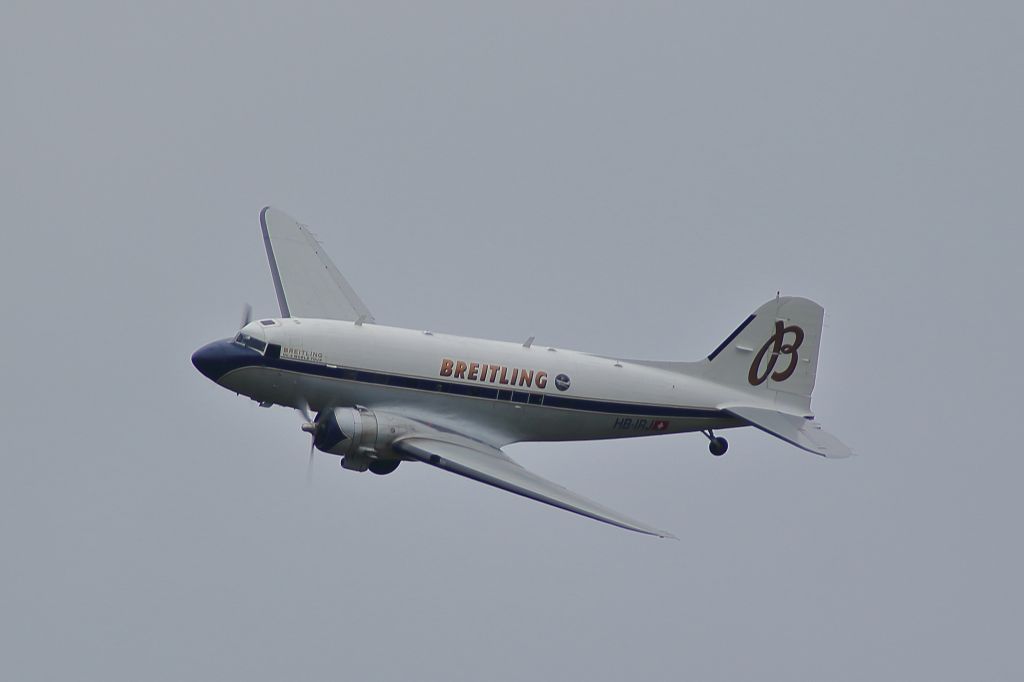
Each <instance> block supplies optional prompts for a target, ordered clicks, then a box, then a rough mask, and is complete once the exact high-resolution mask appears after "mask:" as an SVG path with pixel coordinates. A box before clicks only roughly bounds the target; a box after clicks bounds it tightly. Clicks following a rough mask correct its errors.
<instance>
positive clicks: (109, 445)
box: [0, 2, 1024, 680]
mask: <svg viewBox="0 0 1024 682" xmlns="http://www.w3.org/2000/svg"><path fill="white" fill-rule="evenodd" d="M85 4H88V5H89V6H90V8H89V9H84V8H83V6H84V5H85ZM137 5H138V3H124V4H102V5H101V4H99V3H73V4H68V5H66V6H60V5H57V6H45V7H44V6H41V5H39V6H37V3H17V2H5V3H4V4H3V7H2V9H0V91H2V93H3V105H2V107H0V122H2V125H0V197H2V199H3V207H4V211H3V236H4V245H3V248H0V286H2V288H3V290H4V292H5V296H4V303H3V306H2V308H0V310H2V311H3V313H4V320H5V321H4V328H5V330H6V333H5V334H3V335H2V338H3V340H2V341H0V348H2V351H3V352H2V353H0V368H2V374H0V378H2V389H0V407H2V409H0V433H2V434H3V441H2V443H3V447H2V452H0V455H2V456H0V547H2V554H0V557H2V560H0V677H2V678H4V679H19V680H35V679H40V680H45V679H58V678H64V679H68V678H74V679H96V680H128V679H151V680H180V679H218V678H219V679H228V678H234V679H241V678H243V677H244V678H245V679H250V680H260V679H266V680H279V679H339V678H343V679H369V680H403V679H410V678H412V677H416V678H419V679H437V680H479V679H491V680H521V679H527V678H534V679H537V678H541V679H558V678H561V679H571V678H576V679H588V680H622V679H631V680H641V679H642V680H662V679H701V680H753V679H757V680H763V679H830V680H865V679H876V680H898V679H932V680H962V679H986V680H1009V679H1020V678H1021V677H1022V676H1024V662H1022V660H1021V654H1020V634H1021V627H1020V614H1021V611H1022V608H1024V603H1022V602H1024V598H1022V588H1021V578H1020V576H1021V575H1022V573H1024V554H1022V549H1021V544H1020V536H1021V531H1020V522H1021V515H1022V510H1024V504H1022V502H1021V497H1020V492H1019V491H1020V481H1021V480H1022V478H1024V462H1022V458H1021V452H1020V443H1021V440H1020V434H1019V429H1018V423H1019V421H1020V414H1019V412H1020V407H1021V400H1020V397H1019V383H1020V380H1021V378H1022V376H1021V375H1022V372H1021V370H1020V367H1019V362H1020V360H1019V358H1018V356H1017V348H1019V346H1020V339H1021V335H1022V332H1024V323H1022V314H1021V303H1020V295H1021V289H1022V287H1021V284H1022V277H1021V266H1020V255H1021V252H1022V246H1024V244H1022V241H1024V240H1022V238H1021V236H1020V234H1021V233H1020V228H1021V227H1022V224H1021V215H1022V209H1024V206H1022V203H1024V201H1022V198H1021V197H1022V194H1021V186H1022V185H1021V178H1022V175H1024V173H1022V171H1024V168H1022V165H1024V161H1022V159H1024V135H1022V132H1021V123H1020V122H1021V121H1022V120H1024V89H1022V87H1021V84H1022V83H1024V53H1022V50H1021V45H1022V44H1024V23H1022V20H1024V10H1022V9H1021V5H1020V3H1012V2H1006V3H997V2H976V3H949V2H920V3H914V2H905V3H892V2H859V3H844V4H832V3H797V2H782V3H770V4H768V3H709V4H708V5H706V6H684V5H682V4H677V3H665V4H662V3H628V4H627V3H613V4H604V3H536V4H531V3H526V4H524V3H515V4H514V6H512V5H509V6H507V7H504V8H496V7H493V6H489V5H488V6H482V5H479V4H476V3H465V4H445V5H436V4H434V5H435V6H433V7H432V8H431V9H426V4H425V3H409V4H408V5H402V4H386V5H385V4H384V3H364V4H361V5H350V6H348V7H347V8H344V9H339V8H337V7H335V3H326V4H302V5H297V4H295V3H281V4H278V5H265V4H257V3H243V2H236V3H221V4H217V6H216V7H209V6H207V3H198V4H194V5H193V6H186V5H184V4H182V3H167V4H166V5H164V6H157V5H149V6H148V7H146V8H140V7H139V6H137ZM268 203H269V204H274V205H276V206H279V207H280V208H282V209H284V210H286V211H288V212H290V213H292V214H293V215H295V216H296V217H297V218H298V219H300V220H302V221H303V222H306V223H308V224H310V226H311V227H312V228H313V229H314V231H316V232H317V233H318V234H319V235H320V237H321V238H322V240H323V241H324V243H325V244H326V246H327V248H328V250H329V252H330V253H331V255H332V256H333V258H334V260H335V261H336V262H337V263H338V265H339V267H340V268H341V269H342V270H343V271H344V272H345V273H346V275H347V276H348V278H349V279H350V281H351V282H352V284H353V286H355V287H356V289H357V290H358V291H359V292H360V294H361V295H362V297H363V298H364V299H365V300H366V302H367V304H368V305H369V306H370V308H371V309H372V310H373V312H374V314H375V315H376V316H377V319H378V321H379V322H381V323H385V324H396V325H401V326H410V327H414V328H430V329H435V330H438V331H445V332H452V333H464V334H471V335H477V336H483V337H489V338H501V339H511V340H518V339H523V338H525V337H527V336H529V335H531V334H535V335H536V336H537V339H538V343H549V344H557V345H561V346H566V347H570V348H579V349H583V350H590V351H595V352H601V353H607V354H611V355H620V356H625V357H650V358H660V359H696V358H698V357H700V356H702V355H705V354H706V353H707V352H708V351H709V350H710V349H712V348H714V346H715V345H717V344H718V343H719V342H720V341H721V339H722V338H724V337H725V335H727V334H728V333H729V332H730V331H731V330H732V329H733V328H734V327H735V326H736V324H738V323H739V322H740V321H741V320H742V319H743V318H744V317H745V316H746V315H747V314H749V313H750V312H751V311H753V310H754V309H755V308H756V307H757V306H758V305H760V304H761V303H762V302H764V301H766V300H768V299H769V298H771V297H772V296H774V295H775V292H776V290H782V292H783V293H784V294H793V295H804V296H808V297H810V298H813V299H815V300H817V301H819V302H820V303H822V304H823V305H824V306H825V308H826V311H827V313H826V327H825V331H824V339H823V344H822V353H821V362H820V369H819V373H818V386H817V390H816V392H815V398H814V407H815V408H816V411H817V413H818V416H819V419H820V420H821V421H822V422H823V423H824V424H825V426H826V427H827V428H828V429H829V430H830V431H832V432H834V433H835V434H837V435H838V436H839V437H840V438H842V439H843V440H844V441H846V442H847V443H849V444H850V445H851V446H852V447H854V449H855V450H857V451H858V452H859V453H860V456H859V457H857V458H855V459H852V460H845V461H824V460H821V459H818V458H816V457H813V456H811V455H807V454H805V453H802V452H800V451H798V450H796V449H794V448H791V447H789V446H787V445H785V444H784V443H781V442H779V441H776V440H775V439H772V438H770V437H768V436H766V435H764V434H761V433H760V432H757V431H754V430H743V431H736V432H732V433H730V434H729V438H730V441H731V444H732V447H731V449H730V451H729V454H728V455H727V456H726V457H724V458H721V459H718V458H712V457H711V456H710V455H708V453H707V445H706V441H705V440H704V438H703V437H701V436H699V435H690V436H671V437H664V438H653V439H642V440H635V441H620V442H605V443H564V444H545V445H533V444H523V445H516V446H513V447H512V448H510V452H511V454H512V455H513V456H515V457H516V458H518V459H519V460H520V461H521V462H523V463H524V464H525V465H527V466H529V467H530V468H532V469H534V470H536V471H538V472H539V473H541V474H542V475H545V476H548V477H550V478H552V479H554V480H556V481H558V482H560V483H562V484H564V485H566V486H568V487H570V488H572V489H574V490H577V491H579V492H581V493H583V494H586V495H589V496H592V497H594V498H595V499H598V500H600V501H602V502H604V503H606V504H608V505H609V506H611V507H613V508H616V509H620V510H622V511H624V512H626V513H629V514H631V515H633V516H635V517H637V518H639V519H643V520H645V521H648V522H650V523H652V524H654V525H656V526H658V527H661V528H665V529H667V530H670V531H672V532H674V533H675V534H677V535H678V536H679V537H680V538H681V539H680V541H679V542H672V541H659V540H655V539H652V538H649V537H644V536H640V535H637V534H633V533H628V532H625V531H621V530H618V529H615V528H612V527H609V526H605V525H602V524H598V523H595V522H591V521H588V520H586V519H582V518H580V517H577V516H575V515H572V514H567V513H564V512H561V511H558V510H553V509H551V508H548V507H546V506H543V505H539V504H535V503H530V502H528V501H526V500H523V499H521V498H518V497H515V496H512V495H509V494H506V493H503V492H499V491H496V490H493V489H490V488H487V487H485V486H481V485H477V484H473V483H471V482H469V481H466V480H463V479H459V478H457V477H453V476H448V475H446V474H444V473H442V472H439V471H435V470H430V469H428V468H427V467H422V466H414V465H405V466H403V467H401V468H400V469H399V470H398V471H397V472H396V473H395V474H394V475H392V476H387V477H375V476H371V475H369V474H363V475H356V474H353V473H351V472H347V471H343V470H342V469H341V468H340V467H338V466H337V460H336V459H335V458H333V457H328V456H326V455H322V456H320V457H319V458H318V459H317V463H316V469H315V480H314V483H313V486H312V487H311V488H307V487H306V486H305V473H304V469H305V455H306V447H307V443H308V441H307V439H306V437H305V435H304V434H302V433H301V432H300V431H299V429H298V426H299V420H298V418H297V417H296V416H295V415H294V414H293V413H290V412H288V411H286V410H282V409H274V410H261V409H258V408H257V407H256V406H255V405H254V404H253V403H251V402H249V401H248V400H246V399H244V398H239V397H236V396H234V395H232V394H230V393H229V392H227V391H224V390H223V389H220V388H218V387H216V386H214V385H213V384H211V383H210V382H209V381H207V380H206V379H205V378H203V377H202V376H201V375H199V374H198V373H197V372H196V371H194V369H193V368H192V366H191V365H190V364H189V361H188V359H189V355H190V353H191V352H192V350H193V349H194V348H196V347H197V346H199V345H201V344H203V343H205V342H206V341H209V340H212V339H214V338H220V337H224V336H228V335H230V334H232V333H234V331H235V329H236V328H237V324H238V319H239V315H240V311H241V306H242V304H243V303H244V302H246V301H249V302H251V303H252V304H253V305H254V306H255V309H256V313H257V314H265V315H269V314H272V313H274V312H275V311H276V304H275V299H274V294H273V287H272V284H271V280H270V275H269V272H268V268H267V265H266V261H265V256H264V253H263V246H262V242H261V239H260V236H259V229H258V211H259V209H260V208H261V207H262V206H263V205H265V204H268ZM1011 346H1012V347H1013V350H1012V351H1011Z"/></svg>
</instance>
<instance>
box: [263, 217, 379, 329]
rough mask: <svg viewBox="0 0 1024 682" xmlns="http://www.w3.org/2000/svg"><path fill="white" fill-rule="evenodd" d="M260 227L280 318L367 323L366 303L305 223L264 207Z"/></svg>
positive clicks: (371, 317) (368, 315) (368, 318)
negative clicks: (279, 308)
mask: <svg viewBox="0 0 1024 682" xmlns="http://www.w3.org/2000/svg"><path fill="white" fill-rule="evenodd" d="M260 226H261V227H262V229H263V244H264V246H266V248H267V259H268V260H269V261H270V274H271V275H272V276H273V278H274V288H275V289H276V290H277V302H278V304H279V305H280V306H281V315H282V316H283V317H315V318H320V319H328V320H348V321H352V322H354V321H356V320H358V319H359V318H363V320H364V321H366V322H373V315H371V314H370V311H369V309H368V308H367V307H366V304H364V303H363V301H362V299H361V298H359V295H358V294H357V293H356V292H355V290H354V289H353V288H352V286H351V285H350V284H349V283H348V281H347V280H346V279H345V278H344V277H343V276H342V274H341V273H340V272H338V268H336V267H335V266H334V263H332V262H331V259H330V258H328V257H327V254H326V253H324V249H323V246H322V245H321V244H320V242H318V241H317V240H316V237H314V236H313V235H312V234H310V232H309V230H308V229H306V226H305V225H300V224H299V223H298V222H296V221H295V219H293V218H292V217H290V216H288V215H287V214H285V213H283V212H281V211H279V210H277V209H276V208H271V207H270V206H267V207H266V208H264V209H263V210H262V211H260Z"/></svg>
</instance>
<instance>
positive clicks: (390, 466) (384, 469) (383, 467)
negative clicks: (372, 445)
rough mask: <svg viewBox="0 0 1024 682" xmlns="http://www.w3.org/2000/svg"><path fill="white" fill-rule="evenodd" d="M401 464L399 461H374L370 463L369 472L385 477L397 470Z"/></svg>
mask: <svg viewBox="0 0 1024 682" xmlns="http://www.w3.org/2000/svg"><path fill="white" fill-rule="evenodd" d="M401 463H402V460H400V459H375V460H373V461H372V462H370V471H372V472H373V473H375V474H377V475H378V476H386V475H387V474H390V473H391V472H392V471H394V470H395V469H397V468H398V465H399V464H401Z"/></svg>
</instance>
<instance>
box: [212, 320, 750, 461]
mask: <svg viewBox="0 0 1024 682" xmlns="http://www.w3.org/2000/svg"><path fill="white" fill-rule="evenodd" d="M242 333H243V334H246V335H249V336H251V337H253V338H255V339H258V340H259V341H262V342H265V343H266V344H268V346H267V349H266V350H265V351H264V352H263V354H262V356H261V357H260V356H257V355H256V353H255V351H253V352H252V355H253V362H251V363H249V364H242V365H241V366H238V367H236V368H233V369H230V370H229V371H227V372H225V373H224V374H223V375H222V376H221V377H219V378H218V379H217V381H218V383H220V384H221V385H223V386H225V387H227V388H229V389H231V390H234V391H236V392H238V393H241V394H244V395H247V396H250V397H251V398H253V399H254V400H257V401H260V402H263V403H274V404H279V405H289V406H298V405H302V404H308V405H309V406H310V407H312V408H313V409H315V410H318V411H319V410H321V409H324V408H327V407H348V406H355V405H359V406H363V407H367V408H370V409H375V410H383V411H388V410H394V411H400V412H401V413H403V414H405V415H408V416H409V417H412V418H417V419H421V420H423V421H427V422H429V423H431V424H433V425H435V426H438V427H440V428H448V429H452V430H459V429H461V428H464V427H465V425H467V424H471V425H472V426H473V431H474V432H476V433H480V434H481V435H482V436H483V437H484V438H485V439H486V440H487V441H488V442H490V443H492V444H494V445H497V446H501V445H503V444H507V443H513V442H518V441H540V440H587V439H597V438H621V437H631V436H643V435H656V434H665V433H680V432H685V431H697V430H704V429H720V428H728V427H732V426H740V425H742V423H741V422H739V421H738V420H737V419H735V418H733V417H731V416H730V415H726V414H724V413H722V412H721V411H719V410H718V409H717V407H716V406H717V405H719V404H721V403H722V402H723V401H726V400H728V399H729V398H730V396H729V394H728V389H725V388H723V387H721V386H719V385H717V384H714V383H711V382H708V381H705V380H703V379H701V378H699V377H695V376H688V375H687V374H685V373H681V372H678V371H669V370H666V369H660V368H657V367H650V366H645V365H641V364H635V363H630V362H622V361H616V360H613V359H609V358H604V357H599V356H595V355H589V354H586V353H580V352H577V351H569V350H563V349H557V348H549V347H546V346H532V345H531V346H529V347H527V346H525V345H523V344H518V343H509V342H501V341H488V340H484V339H475V338H467V337H459V336H451V335H447V334H435V333H431V332H422V331H415V330H409V329H401V328H396V327H385V326H380V325H375V324H362V325H359V324H356V323H353V322H344V321H336V320H315V319H296V318H283V319H274V320H260V321H256V322H252V323H250V324H249V325H247V326H246V327H245V328H244V329H243V330H242ZM256 345H257V346H258V345H259V343H257V344H256Z"/></svg>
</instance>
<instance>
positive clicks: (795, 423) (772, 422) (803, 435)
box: [725, 407, 853, 459]
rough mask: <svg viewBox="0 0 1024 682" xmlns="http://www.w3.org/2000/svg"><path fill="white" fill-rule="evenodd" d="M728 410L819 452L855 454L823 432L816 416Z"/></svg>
mask: <svg viewBox="0 0 1024 682" xmlns="http://www.w3.org/2000/svg"><path fill="white" fill-rule="evenodd" d="M725 411H726V412H731V413H732V414H734V415H736V416H737V417H739V418H740V419H743V420H745V421H747V422H749V423H750V425H751V426H756V427H757V428H759V429H761V430H762V431H765V432H767V433H770V434H772V435H773V436H775V437H776V438H781V439H782V440H784V441H786V442H787V443H791V444H792V445H795V446H797V447H798V448H801V449H803V450H807V451H808V452H813V453H814V454H816V455H821V456H822V457H828V458H830V459H839V458H841V457H849V456H851V455H852V454H853V451H851V450H850V448H848V447H846V446H845V445H843V444H842V443H841V442H840V441H839V439H838V438H836V437H835V436H833V435H832V434H830V433H828V432H827V431H823V430H822V429H821V425H820V424H818V422H816V421H814V420H813V419H804V418H803V417H799V416H797V415H792V414H786V413H784V412H778V411H776V410H767V409H764V408H761V407H726V408H725Z"/></svg>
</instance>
